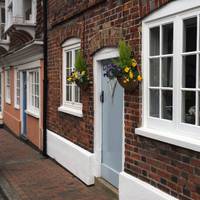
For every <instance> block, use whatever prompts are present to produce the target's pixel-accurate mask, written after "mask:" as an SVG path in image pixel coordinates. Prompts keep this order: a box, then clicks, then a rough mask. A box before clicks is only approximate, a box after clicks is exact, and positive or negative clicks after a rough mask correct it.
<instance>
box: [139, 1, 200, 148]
mask: <svg viewBox="0 0 200 200" xmlns="http://www.w3.org/2000/svg"><path fill="white" fill-rule="evenodd" d="M192 1H193V2H192ZM175 4H176V5H175ZM191 6H194V8H193V10H190V9H191ZM177 8H179V9H178V10H176V9H177ZM177 12H178V13H177ZM168 13H172V15H169V14H168ZM194 16H197V17H198V22H197V23H198V24H199V23H200V2H199V1H196V0H191V1H186V0H181V1H180V0H178V1H175V2H172V3H169V5H167V6H165V7H164V8H163V9H161V10H159V11H158V13H157V15H156V12H155V13H154V14H152V16H150V17H148V18H146V19H145V20H144V21H143V23H142V33H143V36H142V45H143V46H142V49H143V52H142V68H143V69H142V72H143V78H144V81H143V95H142V96H143V107H142V108H143V116H142V126H141V128H138V129H136V134H138V135H142V136H145V137H149V138H152V139H156V140H159V141H162V142H166V143H170V144H174V145H177V146H180V147H184V148H188V149H192V150H195V151H200V135H199V133H200V126H196V125H191V124H186V123H183V122H182V119H181V106H182V105H181V103H180V102H181V86H182V74H181V73H182V70H181V69H182V64H183V63H182V55H183V53H182V52H183V51H182V49H183V42H182V41H183V33H181V34H180V30H183V20H184V19H187V18H192V17H194ZM172 22H173V23H174V42H173V45H174V52H173V120H172V121H170V120H164V119H157V118H153V117H150V116H149V88H148V83H149V42H150V37H149V35H150V34H149V33H150V28H152V27H156V26H161V25H164V24H168V23H172ZM197 34H199V31H198V33H197ZM180 36H181V37H180ZM199 42H200V41H199V40H197V43H198V45H200V44H199ZM198 54H199V55H200V52H198ZM199 60H200V58H198V64H199ZM177 66H178V67H177ZM196 73H199V72H198V71H197V72H196ZM199 91H200V90H199ZM196 106H199V105H198V104H196Z"/></svg>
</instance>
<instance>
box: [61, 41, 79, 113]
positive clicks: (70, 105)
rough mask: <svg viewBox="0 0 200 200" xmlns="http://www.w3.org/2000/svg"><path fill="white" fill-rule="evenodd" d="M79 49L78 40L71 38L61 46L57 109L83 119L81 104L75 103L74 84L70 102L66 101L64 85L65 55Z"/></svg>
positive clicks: (65, 81)
mask: <svg viewBox="0 0 200 200" xmlns="http://www.w3.org/2000/svg"><path fill="white" fill-rule="evenodd" d="M80 47H81V40H80V39H78V38H72V39H69V40H67V41H66V42H65V43H64V44H63V45H62V48H63V50H62V60H63V62H62V105H61V106H60V107H59V108H58V111H60V112H64V113H67V114H71V115H74V116H77V117H83V111H82V107H83V105H82V103H79V102H75V96H74V90H75V87H74V86H75V84H72V101H66V84H67V75H66V53H67V52H69V51H72V52H75V51H76V50H78V49H80ZM74 61H75V57H74V53H72V70H73V69H74V64H75V63H74ZM79 97H80V90H79Z"/></svg>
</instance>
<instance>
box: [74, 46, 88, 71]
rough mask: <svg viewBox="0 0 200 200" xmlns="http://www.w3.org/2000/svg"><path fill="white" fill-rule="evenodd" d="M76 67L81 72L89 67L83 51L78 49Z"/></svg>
mask: <svg viewBox="0 0 200 200" xmlns="http://www.w3.org/2000/svg"><path fill="white" fill-rule="evenodd" d="M75 68H76V70H77V71H79V72H82V71H86V69H87V64H86V61H85V59H84V56H83V53H82V52H81V51H80V50H78V52H77V53H76V59H75Z"/></svg>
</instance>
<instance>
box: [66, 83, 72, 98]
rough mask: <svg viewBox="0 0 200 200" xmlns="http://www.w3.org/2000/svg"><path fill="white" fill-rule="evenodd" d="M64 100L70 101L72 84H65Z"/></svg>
mask: <svg viewBox="0 0 200 200" xmlns="http://www.w3.org/2000/svg"><path fill="white" fill-rule="evenodd" d="M66 101H72V86H71V85H67V86H66Z"/></svg>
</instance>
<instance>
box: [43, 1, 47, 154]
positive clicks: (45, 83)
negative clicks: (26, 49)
mask: <svg viewBox="0 0 200 200" xmlns="http://www.w3.org/2000/svg"><path fill="white" fill-rule="evenodd" d="M42 3H43V32H44V38H43V39H44V45H43V54H44V81H43V152H42V153H43V155H44V156H47V99H48V98H47V95H48V92H47V91H48V90H47V89H48V77H47V65H48V44H47V41H48V39H47V4H48V0H43V2H42Z"/></svg>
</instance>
